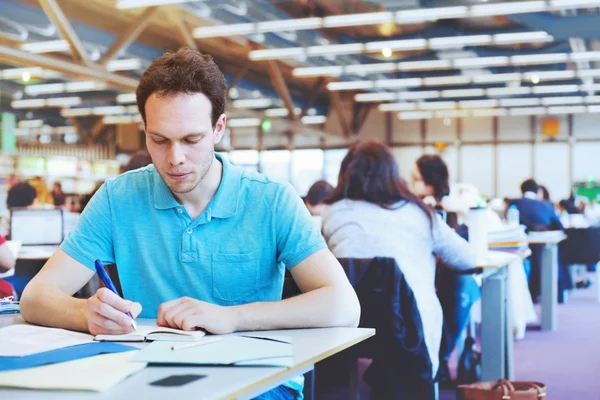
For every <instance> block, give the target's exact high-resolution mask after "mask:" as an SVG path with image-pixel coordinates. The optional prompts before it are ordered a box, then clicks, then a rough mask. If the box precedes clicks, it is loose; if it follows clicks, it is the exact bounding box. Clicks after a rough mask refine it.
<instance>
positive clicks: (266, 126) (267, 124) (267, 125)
mask: <svg viewBox="0 0 600 400" xmlns="http://www.w3.org/2000/svg"><path fill="white" fill-rule="evenodd" d="M260 129H262V131H263V132H264V133H270V132H271V130H272V129H273V124H272V123H271V120H270V119H269V118H263V120H262V121H261V122H260Z"/></svg>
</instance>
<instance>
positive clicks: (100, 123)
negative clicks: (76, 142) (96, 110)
mask: <svg viewBox="0 0 600 400" xmlns="http://www.w3.org/2000/svg"><path fill="white" fill-rule="evenodd" d="M105 127H106V125H104V117H100V118H98V120H97V121H96V122H94V125H92V127H91V128H90V132H89V134H88V135H87V136H86V137H85V141H86V143H87V144H91V143H94V142H95V141H96V139H97V138H98V137H99V136H100V133H102V130H103V129H104V128H105Z"/></svg>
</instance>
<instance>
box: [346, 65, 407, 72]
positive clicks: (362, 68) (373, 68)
mask: <svg viewBox="0 0 600 400" xmlns="http://www.w3.org/2000/svg"><path fill="white" fill-rule="evenodd" d="M394 71H396V64H395V63H371V64H353V65H346V66H345V67H344V72H345V73H347V74H361V73H379V72H394Z"/></svg>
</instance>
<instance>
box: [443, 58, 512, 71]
mask: <svg viewBox="0 0 600 400" xmlns="http://www.w3.org/2000/svg"><path fill="white" fill-rule="evenodd" d="M453 63H454V67H455V68H470V67H493V66H504V65H508V63H509V58H508V57H473V58H459V59H456V60H454V61H453Z"/></svg>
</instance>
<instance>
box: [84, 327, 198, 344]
mask: <svg viewBox="0 0 600 400" xmlns="http://www.w3.org/2000/svg"><path fill="white" fill-rule="evenodd" d="M204 335H206V332H204V331H182V330H179V329H173V328H165V327H162V326H145V325H141V326H138V328H137V330H136V331H135V332H131V333H126V334H124V335H96V337H95V338H94V340H97V341H100V342H145V341H154V340H167V341H170V342H195V341H197V340H200V339H201V338H202V337H203V336H204Z"/></svg>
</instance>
